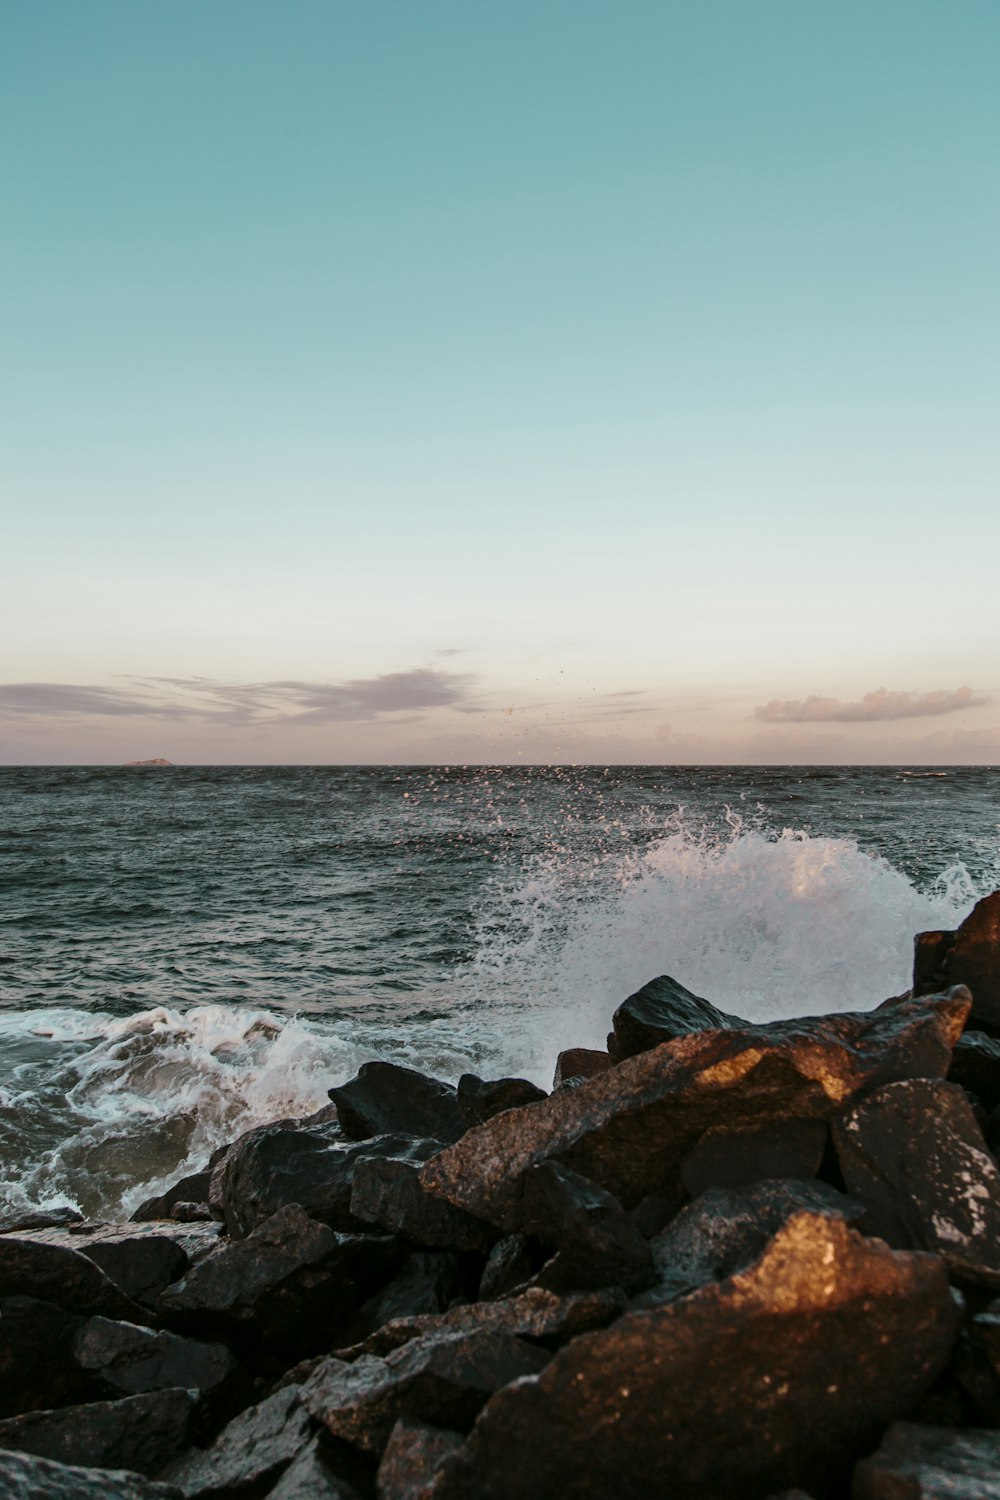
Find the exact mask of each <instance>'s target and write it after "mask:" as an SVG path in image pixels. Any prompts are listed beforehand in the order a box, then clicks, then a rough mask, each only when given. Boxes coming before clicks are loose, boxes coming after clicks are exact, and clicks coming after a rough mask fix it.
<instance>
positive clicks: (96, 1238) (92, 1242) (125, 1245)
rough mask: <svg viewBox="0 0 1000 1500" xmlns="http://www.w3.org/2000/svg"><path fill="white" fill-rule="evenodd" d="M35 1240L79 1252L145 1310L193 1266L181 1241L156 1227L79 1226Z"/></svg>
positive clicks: (44, 1233) (42, 1234) (40, 1235)
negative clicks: (190, 1265)
mask: <svg viewBox="0 0 1000 1500" xmlns="http://www.w3.org/2000/svg"><path fill="white" fill-rule="evenodd" d="M32 1239H33V1240H34V1241H35V1242H36V1243H38V1244H48V1245H60V1246H62V1247H63V1248H65V1249H69V1250H77V1251H79V1252H80V1254H81V1255H85V1256H86V1257H87V1259H88V1260H91V1261H93V1262H94V1264H95V1265H96V1266H100V1268H101V1270H102V1271H103V1272H104V1274H105V1276H107V1277H108V1279H109V1281H113V1282H114V1284H115V1286H117V1287H118V1288H119V1289H120V1290H121V1291H123V1292H124V1293H125V1295H126V1296H127V1297H131V1298H132V1299H133V1300H134V1301H136V1302H139V1303H141V1304H142V1305H143V1306H144V1307H155V1306H156V1299H157V1298H158V1297H159V1295H160V1293H161V1292H162V1291H165V1289H166V1288H167V1287H168V1286H169V1285H170V1283H171V1282H172V1281H177V1280H178V1278H179V1277H181V1276H183V1275H184V1272H185V1271H186V1270H187V1268H188V1265H189V1264H190V1261H189V1257H188V1254H187V1251H186V1249H185V1248H184V1245H183V1244H182V1243H180V1241H179V1240H178V1238H177V1237H176V1236H174V1235H169V1234H164V1233H162V1232H161V1231H160V1230H159V1229H158V1227H157V1226H155V1225H149V1226H147V1225H145V1224H142V1225H138V1224H137V1225H135V1226H130V1225H120V1224H79V1225H76V1226H73V1227H72V1228H69V1229H47V1230H43V1231H40V1232H39V1233H37V1234H34V1235H32Z"/></svg>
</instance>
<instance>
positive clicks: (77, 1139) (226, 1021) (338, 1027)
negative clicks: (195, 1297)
mask: <svg viewBox="0 0 1000 1500" xmlns="http://www.w3.org/2000/svg"><path fill="white" fill-rule="evenodd" d="M979 894H981V892H979V891H977V890H976V889H975V888H974V886H973V883H972V881H971V880H970V878H969V876H968V875H967V874H966V872H965V871H964V869H963V868H962V867H961V866H956V867H954V868H952V869H950V870H947V871H945V872H943V874H942V875H941V876H940V877H939V879H938V880H937V881H936V882H935V883H934V885H933V886H932V887H931V888H930V889H928V890H925V891H921V890H918V889H917V888H916V887H915V886H914V885H913V884H912V883H911V882H910V881H909V880H908V879H907V878H906V876H904V875H903V874H901V873H900V872H899V871H897V870H896V869H894V868H893V867H892V866H891V865H890V864H888V863H887V862H886V861H885V860H883V859H881V858H878V857H873V856H871V855H869V854H866V853H864V852H863V851H862V850H860V849H859V848H858V846H857V845H856V844H855V843H853V842H852V841H850V840H845V839H836V838H813V837H808V836H806V835H804V834H801V833H797V832H794V831H786V832H784V833H781V834H780V836H773V835H768V834H767V833H765V832H761V831H759V830H756V829H754V828H749V827H746V826H744V825H743V824H742V823H741V822H740V821H739V820H738V819H736V818H734V817H732V818H730V820H729V825H728V828H727V831H726V832H725V834H724V835H723V836H721V837H720V836H718V835H715V836H709V835H708V834H705V833H700V832H698V831H692V830H691V829H690V828H688V827H685V826H684V825H683V824H682V823H680V822H678V823H677V824H676V825H675V826H674V827H673V828H671V829H670V830H669V831H668V832H667V833H666V834H665V836H663V837H661V838H659V839H657V840H655V841H654V842H652V843H651V844H650V845H649V846H648V847H647V848H646V849H645V850H644V851H642V852H634V851H633V852H629V853H627V854H625V855H620V854H614V853H607V852H605V853H603V854H600V855H598V856H594V855H593V853H590V854H588V855H587V856H585V857H584V856H570V855H568V854H566V853H565V851H563V852H561V853H555V854H553V855H551V856H549V857H546V858H541V859H538V860H536V861H535V862H534V863H533V864H532V865H530V867H529V868H527V869H525V870H522V871H521V872H519V873H518V874H517V875H513V876H508V877H507V878H500V879H498V880H497V882H496V883H495V884H494V885H493V887H492V888H491V890H490V891H489V893H488V895H487V897H486V898H485V899H484V900H483V902H482V903H481V905H480V908H479V912H478V930H477V942H476V945H475V954H474V957H473V958H472V960H471V961H470V962H469V963H467V964H466V965H465V966H464V967H463V968H462V969H460V970H458V971H451V972H448V973H446V974H443V975H442V977H441V981H440V984H439V985H438V986H437V987H433V986H431V987H429V988H428V990H427V991H426V993H424V994H423V995H421V996H417V997H413V996H412V995H411V996H409V997H408V1004H407V1006H406V1009H405V1012H404V1011H403V1010H401V1011H400V1013H399V1015H397V1016H395V1017H393V1016H389V1017H385V1016H382V1017H381V1018H379V1017H371V1018H365V1017H364V1016H361V1017H360V1018H359V1017H357V1016H355V1017H351V1016H345V1015H340V1016H339V1017H338V1018H329V1017H328V1018H323V1017H320V1016H315V1015H310V1016H303V1015H299V1016H294V1017H289V1016H287V1015H281V1014H275V1013H271V1012H269V1011H268V1010H267V1009H263V1008H262V1009H249V1008H236V1007H233V1006H220V1005H206V1006H200V1007H195V1008H190V1009H187V1010H179V1009H178V1010H174V1009H171V1008H169V1007H158V1008H156V1009H151V1010H146V1011H143V1012H141V1013H140V1014H137V1015H132V1016H129V1017H126V1018H121V1017H118V1018H115V1017H111V1016H102V1015H94V1014H86V1013H83V1012H80V1011H73V1010H57V1011H56V1010H53V1011H33V1012H30V1013H23V1012H22V1013H15V1014H9V1015H5V1016H0V1039H2V1046H3V1052H4V1056H5V1058H6V1059H7V1061H8V1066H7V1068H6V1071H5V1082H4V1083H3V1086H2V1093H0V1159H2V1160H3V1161H4V1162H5V1164H6V1172H5V1176H6V1183H5V1186H4V1188H3V1190H2V1196H0V1208H6V1209H11V1208H13V1209H20V1208H21V1207H23V1206H25V1205H27V1204H29V1203H30V1204H41V1205H51V1204H55V1203H64V1202H70V1203H74V1204H75V1205H76V1206H78V1207H79V1208H81V1209H82V1210H83V1211H84V1212H86V1213H90V1214H94V1213H115V1212H120V1211H122V1210H124V1211H125V1212H128V1211H130V1210H131V1209H133V1208H134V1207H135V1206H136V1204H137V1203H138V1202H139V1201H140V1200H141V1199H142V1198H144V1197H145V1196H147V1195H148V1194H149V1193H151V1192H154V1191H159V1190H160V1189H162V1188H163V1187H164V1186H166V1185H167V1183H169V1182H170V1181H173V1180H176V1179H177V1178H179V1177H180V1176H182V1175H183V1174H184V1173H185V1172H188V1171H193V1170H195V1169H196V1168H198V1167H200V1166H201V1165H202V1164H203V1162H204V1160H205V1159H206V1157H207V1156H208V1155H209V1153H210V1152H211V1151H212V1150H213V1149H214V1148H215V1147H216V1146H218V1145H219V1144H221V1143H222V1142H224V1141H227V1140H231V1139H232V1138H233V1137H234V1136H236V1135H237V1134H239V1133H240V1132H241V1131H243V1130H246V1129H248V1128H250V1127H251V1126H253V1125H255V1124H258V1123H261V1122H264V1121H267V1120H273V1119H277V1118H282V1117H287V1116H302V1115H307V1114H310V1113H312V1112H313V1111H314V1110H316V1109H317V1108H319V1107H321V1106H322V1105H323V1104H325V1103H326V1102H327V1097H326V1091H327V1089H328V1088H329V1087H330V1086H331V1085H332V1084H335V1083H338V1082H342V1081H343V1080H344V1079H346V1078H349V1077H351V1076H353V1074H354V1072H355V1071H356V1070H357V1067H358V1066H359V1065H360V1063H361V1062H363V1061H365V1060H366V1059H368V1058H372V1057H391V1058H393V1059H395V1060H397V1061H400V1062H404V1063H407V1064H410V1065H413V1066H417V1067H421V1068H424V1069H425V1070H427V1071H429V1072H433V1073H436V1074H437V1075H438V1076H441V1077H451V1078H455V1077H457V1076H458V1075H459V1074H460V1073H461V1072H462V1071H464V1070H467V1069H472V1070H474V1071H477V1072H480V1073H484V1074H488V1075H492V1076H497V1075H499V1074H501V1073H505V1072H514V1073H520V1074H524V1075H527V1076H529V1077H532V1078H534V1079H535V1080H536V1081H538V1082H539V1083H542V1084H543V1085H547V1084H548V1083H549V1081H550V1079H551V1072H552V1066H553V1063H554V1061H555V1056H556V1054H557V1052H558V1051H559V1050H560V1049H562V1048H564V1047H568V1046H574V1045H583V1046H602V1045H603V1043H604V1037H605V1034H606V1032H607V1030H608V1024H609V1020H610V1016H611V1013H612V1011H613V1010H614V1008H615V1006H616V1005H617V1004H618V1003H619V1002H620V1001H621V999H622V998H624V996H626V995H628V994H629V993H631V992H632V991H634V990H635V989H637V988H638V987H639V986H640V985H642V984H644V983H645V982H646V981H647V980H649V979H651V978H653V977H654V976H655V975H657V974H662V973H669V974H671V975H673V976H674V977H675V978H676V979H678V980H680V981H681V982H682V983H683V984H685V985H686V986H687V987H688V988H690V989H692V990H694V991H696V992H697V993H699V994H703V995H705V996H706V997H707V998H709V999H711V1000H712V1001H714V1002H715V1003H717V1004H718V1005H720V1006H721V1007H722V1008H723V1009H726V1010H730V1011H735V1012H737V1013H738V1014H740V1015H743V1016H746V1017H747V1018H748V1019H750V1020H769V1019H773V1018H775V1017H779V1016H787V1015H794V1014H814V1013H818V1012H823V1011H829V1010H851V1009H868V1008H870V1007H871V1006H873V1005H876V1004H878V1002H879V1001H881V1000H883V999H884V998H886V996H888V995H891V994H895V993H899V992H900V991H901V990H903V989H905V988H906V986H907V984H908V982H909V971H910V963H911V955H912V942H913V934H914V933H915V932H917V931H920V930H921V929H924V928H927V927H938V926H953V925H954V924H955V923H956V922H958V921H959V920H961V918H962V917H963V916H964V915H965V913H966V912H967V911H968V910H969V908H970V906H971V905H972V903H973V901H974V900H975V899H976V897H977V896H978V895H979ZM414 1001H416V1003H414Z"/></svg>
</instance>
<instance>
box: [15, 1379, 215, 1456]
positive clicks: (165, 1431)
mask: <svg viewBox="0 0 1000 1500" xmlns="http://www.w3.org/2000/svg"><path fill="white" fill-rule="evenodd" d="M193 1415H194V1399H193V1397H192V1395H191V1392H190V1391H182V1390H169V1391H156V1392H155V1393H154V1394H149V1395H142V1396H126V1397H124V1398H123V1399H122V1400H121V1401H92V1402H89V1403H88V1404H87V1405H86V1406H63V1407H60V1408H59V1410H57V1411H31V1412H25V1413H24V1414H23V1415H22V1416H19V1417H8V1418H6V1420H5V1421H3V1422H0V1448H9V1449H14V1450H15V1451H16V1452H19V1453H34V1454H35V1456H36V1457H37V1458H50V1459H53V1460H54V1461H55V1462H56V1463H62V1464H79V1465H81V1466H82V1467H84V1468H92V1469H135V1470H137V1471H138V1473H140V1474H147V1475H150V1474H156V1473H157V1471H158V1470H159V1469H161V1468H162V1467H163V1465H164V1464H166V1463H169V1462H170V1460H171V1459H172V1458H174V1457H175V1456H176V1455H177V1454H178V1453H179V1452H180V1451H181V1449H182V1448H184V1447H185V1446H186V1445H187V1443H189V1442H190V1440H191V1425H192V1419H193Z"/></svg>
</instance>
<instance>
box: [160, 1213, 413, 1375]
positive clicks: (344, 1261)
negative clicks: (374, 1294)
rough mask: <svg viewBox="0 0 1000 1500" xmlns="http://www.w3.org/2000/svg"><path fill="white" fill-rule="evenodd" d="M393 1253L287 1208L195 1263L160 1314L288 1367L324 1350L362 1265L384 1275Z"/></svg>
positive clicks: (376, 1241) (353, 1300)
mask: <svg viewBox="0 0 1000 1500" xmlns="http://www.w3.org/2000/svg"><path fill="white" fill-rule="evenodd" d="M395 1255H396V1249H395V1245H394V1243H393V1242H392V1241H388V1240H386V1239H385V1238H384V1237H383V1238H380V1237H378V1236H375V1235H371V1236H366V1237H364V1239H363V1240H362V1239H360V1238H358V1237H355V1236H349V1235H338V1234H335V1233H334V1231H333V1230H332V1229H328V1228H327V1226H326V1225H325V1224H318V1223H316V1221H315V1220H314V1219H310V1218H309V1216H308V1215H307V1214H305V1213H303V1211H302V1209H301V1208H299V1207H298V1206H297V1205H295V1204H292V1205H290V1206H289V1207H288V1208H283V1209H281V1210H280V1212H279V1213H276V1214H274V1215H273V1217H272V1218H270V1219H267V1220H266V1221H265V1222H264V1223H263V1224H261V1225H260V1226H259V1228H257V1229H255V1230H254V1231H253V1233H252V1234H250V1235H248V1236H247V1238H246V1239H244V1240H238V1241H237V1242H236V1243H235V1244H231V1245H228V1246H226V1247H225V1248H223V1249H221V1250H218V1251H217V1252H216V1253H215V1254H214V1255H211V1256H209V1257H208V1258H207V1259H206V1260H203V1261H201V1262H200V1263H199V1264H198V1265H196V1266H194V1267H193V1268H192V1270H191V1271H189V1272H188V1274H187V1276H185V1278H184V1280H183V1281H180V1282H178V1283H177V1284H176V1285H175V1286H173V1287H170V1288H169V1289H168V1290H167V1291H166V1292H165V1293H164V1294H163V1296H162V1297H161V1298H160V1304H159V1310H160V1313H161V1316H163V1317H164V1318H166V1319H169V1320H171V1321H173V1322H175V1323H176V1325H177V1326H178V1327H179V1328H181V1329H182V1330H186V1331H190V1332H192V1333H209V1334H211V1335H213V1336H215V1337H219V1338H225V1339H228V1340H230V1341H232V1340H235V1341H236V1342H237V1343H238V1344H239V1345H240V1346H241V1347H242V1348H243V1349H244V1350H245V1352H247V1353H248V1354H259V1353H264V1352H266V1353H268V1354H269V1355H271V1356H273V1357H275V1358H279V1357H280V1358H283V1359H285V1361H286V1363H288V1362H290V1361H291V1360H294V1359H301V1358H303V1357H304V1356H305V1355H307V1354H310V1353H314V1352H319V1351H320V1350H322V1349H323V1348H324V1347H326V1348H329V1346H330V1342H331V1339H332V1334H333V1331H334V1329H335V1328H336V1327H337V1326H338V1324H339V1323H340V1322H342V1321H343V1319H344V1318H345V1317H346V1316H347V1315H348V1314H349V1313H350V1312H351V1311H352V1310H353V1309H354V1308H355V1307H356V1306H358V1305H359V1304H360V1303H361V1302H362V1301H363V1300H364V1292H363V1291H362V1290H361V1287H360V1286H359V1282H358V1279H357V1278H358V1276H359V1274H360V1275H363V1274H364V1271H365V1267H364V1262H365V1260H368V1261H369V1263H370V1268H371V1271H372V1272H373V1273H375V1272H383V1273H386V1274H387V1273H388V1270H389V1269H390V1267H391V1261H392V1258H394V1257H395Z"/></svg>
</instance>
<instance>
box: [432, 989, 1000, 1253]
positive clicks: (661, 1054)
mask: <svg viewBox="0 0 1000 1500" xmlns="http://www.w3.org/2000/svg"><path fill="white" fill-rule="evenodd" d="M970 1003H971V1001H970V998H969V994H968V991H967V990H963V989H961V988H959V989H957V990H954V991H951V992H949V994H948V995H946V996H930V997H925V998H923V999H919V1000H910V1001H904V1002H902V1003H900V1004H897V1005H894V1006H892V1007H891V1008H888V1009H885V1010H879V1011H873V1012H871V1013H867V1014H863V1015H854V1014H840V1015H833V1016H816V1017H805V1018H802V1019H799V1020H794V1021H783V1022H776V1023H773V1024H771V1025H767V1026H748V1027H745V1028H742V1029H740V1030H738V1031H701V1032H694V1033H691V1034H689V1035H687V1036H681V1037H677V1038H676V1039H675V1040H674V1041H671V1042H666V1043H664V1044H662V1045H661V1046H659V1047H657V1048H655V1049H654V1050H653V1051H651V1052H643V1053H641V1054H639V1055H638V1056H636V1057H631V1058H628V1059H626V1061H625V1062H623V1063H619V1064H618V1066H617V1067H616V1068H614V1069H612V1070H610V1071H609V1072H607V1073H604V1074H601V1075H599V1076H598V1077H596V1078H591V1079H589V1080H587V1082H585V1083H582V1084H580V1086H579V1087H578V1088H575V1089H569V1090H566V1089H559V1090H557V1092H556V1093H554V1094H552V1095H550V1096H549V1098H548V1099H544V1100H542V1101H541V1102H540V1103H538V1104H528V1105H526V1106H525V1107H524V1108H523V1109H518V1110H513V1111H512V1112H510V1113H508V1114H506V1115H504V1116H502V1117H500V1116H498V1117H497V1118H496V1119H493V1120H487V1122H486V1123H485V1124H484V1125H478V1126H476V1127H475V1128H474V1129H473V1130H470V1131H469V1132H468V1133H467V1134H466V1135H465V1136H464V1137H463V1138H462V1140H460V1141H458V1142H457V1143H456V1144H455V1145H454V1146H450V1147H448V1148H447V1150H445V1151H443V1152H441V1153H440V1155H438V1156H435V1157H433V1158H432V1159H431V1160H430V1161H428V1162H427V1164H426V1165H425V1166H424V1167H423V1168H422V1170H421V1174H420V1177H421V1182H422V1183H423V1185H424V1187H425V1188H427V1189H428V1191H430V1192H432V1193H437V1194H438V1195H439V1196H440V1197H442V1198H445V1199H447V1201H448V1202H450V1203H453V1204H454V1205H455V1206H456V1207H459V1208H464V1209H465V1210H466V1211H467V1212H469V1213H472V1214H474V1215H475V1216H476V1217H478V1218H482V1219H486V1220H487V1221H489V1222H490V1223H493V1224H496V1225H497V1226H498V1227H500V1228H502V1229H505V1230H520V1229H521V1228H523V1227H525V1213H524V1202H523V1194H524V1183H525V1177H526V1174H527V1172H528V1171H529V1170H530V1168H531V1167H533V1166H535V1165H537V1164H538V1163H539V1162H541V1161H543V1160H546V1159H549V1158H551V1159H553V1160H556V1161H559V1162H562V1163H564V1164H565V1165H566V1166H568V1167H571V1168H572V1169H573V1170H574V1171H577V1172H580V1173H581V1174H582V1175H583V1176H585V1177H589V1178H591V1179H592V1180H593V1181H594V1182H596V1183H598V1185H599V1186H601V1187H603V1188H606V1189H607V1190H608V1192H611V1193H614V1195H615V1197H617V1198H618V1199H619V1201H620V1202H621V1203H622V1205H623V1206H624V1207H625V1208H626V1209H628V1208H631V1207H633V1206H634V1205H635V1204H637V1203H638V1202H639V1201H640V1200H641V1199H642V1198H643V1197H645V1196H646V1195H647V1194H649V1193H653V1192H660V1193H669V1192H671V1191H674V1190H676V1191H679V1190H680V1163H681V1161H682V1160H683V1158H684V1156H686V1155H687V1153H688V1152H689V1151H690V1150H691V1149H692V1148H693V1147H694V1145H695V1144H696V1143H697V1142H698V1141H699V1140H700V1139H701V1137H702V1136H703V1135H705V1133H706V1132H707V1131H709V1130H715V1129H720V1128H724V1129H726V1130H729V1131H745V1130H753V1129H758V1128H760V1127H761V1126H763V1125H764V1124H767V1123H771V1122H774V1121H776V1120H782V1119H796V1118H799V1119H828V1118H829V1117H830V1116H832V1115H833V1114H834V1113H835V1112H836V1111H837V1110H838V1109H839V1108H840V1107H841V1106H842V1105H843V1104H844V1103H845V1102H847V1101H848V1100H849V1099H850V1098H851V1097H852V1095H854V1094H855V1093H857V1092H858V1091H859V1090H861V1089H866V1090H871V1089H872V1088H875V1087H877V1086H878V1085H879V1084H881V1083H885V1082H889V1081H890V1080H894V1079H899V1078H912V1077H940V1076H941V1075H942V1074H943V1073H944V1072H945V1071H946V1070H947V1068H948V1065H949V1062H950V1060H951V1048H952V1046H953V1045H954V1043H955V1041H956V1040H957V1038H958V1036H959V1035H960V1034H961V1030H962V1026H963V1025H964V1022H965V1019H966V1016H967V1015H968V1011H969V1006H970Z"/></svg>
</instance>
